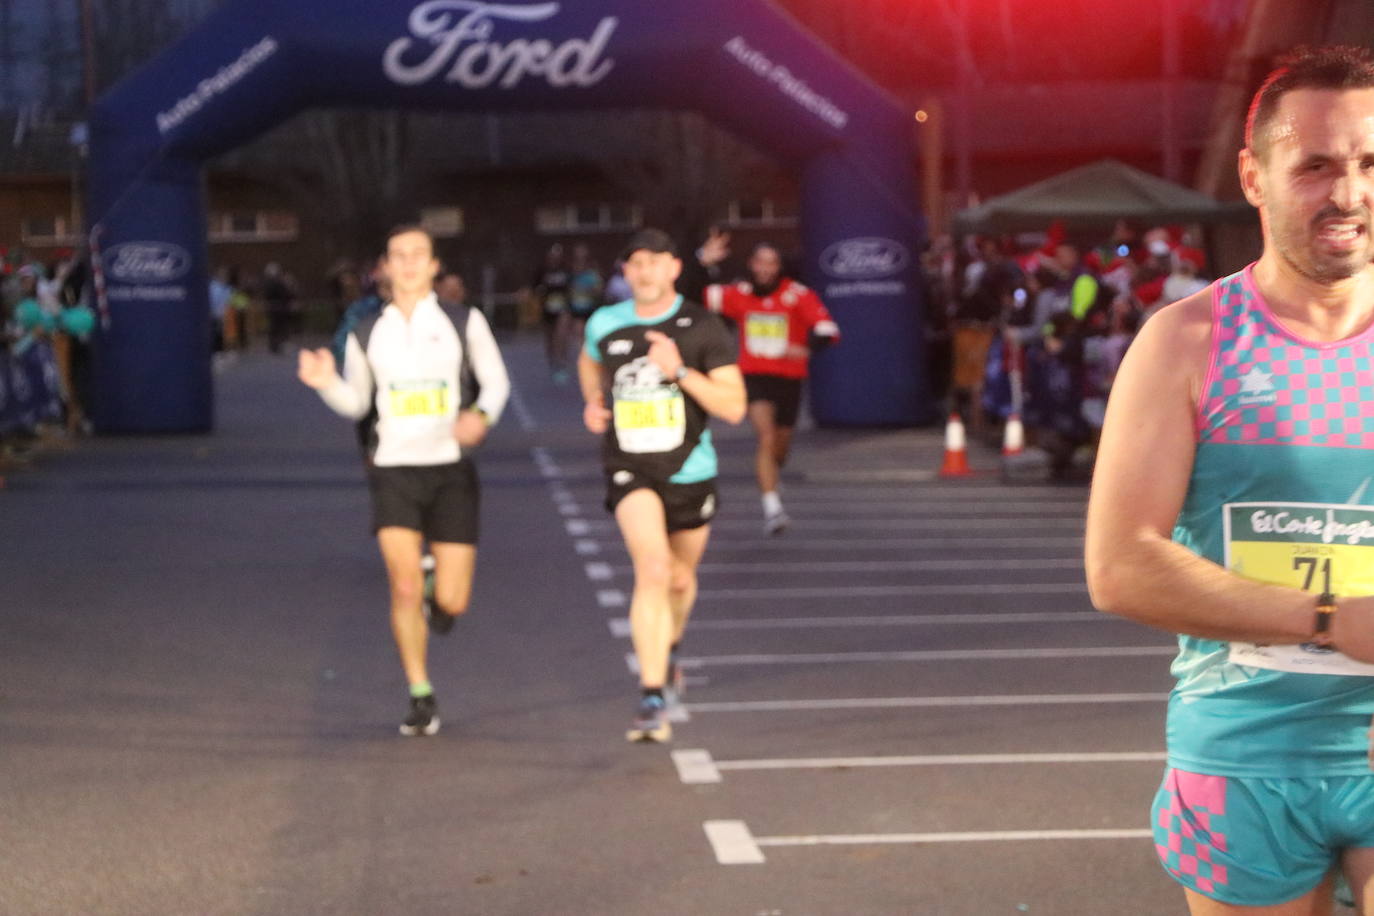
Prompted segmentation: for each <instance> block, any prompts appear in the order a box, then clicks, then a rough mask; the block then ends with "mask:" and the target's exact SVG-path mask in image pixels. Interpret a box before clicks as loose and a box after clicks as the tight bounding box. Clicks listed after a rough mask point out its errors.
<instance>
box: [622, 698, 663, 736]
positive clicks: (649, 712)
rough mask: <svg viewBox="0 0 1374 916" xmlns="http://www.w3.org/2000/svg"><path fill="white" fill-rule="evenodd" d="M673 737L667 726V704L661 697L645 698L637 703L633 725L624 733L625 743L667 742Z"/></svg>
mask: <svg viewBox="0 0 1374 916" xmlns="http://www.w3.org/2000/svg"><path fill="white" fill-rule="evenodd" d="M672 736H673V727H672V726H671V725H670V724H668V704H667V703H665V702H664V701H663V697H659V696H653V695H650V696H646V697H644V698H643V699H641V700H640V701H639V710H638V711H637V712H636V713H635V721H634V725H633V726H631V727H630V730H629V731H627V732H625V740H626V741H667V740H668V739H669V738H671V737H672Z"/></svg>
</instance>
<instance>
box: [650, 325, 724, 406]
mask: <svg viewBox="0 0 1374 916" xmlns="http://www.w3.org/2000/svg"><path fill="white" fill-rule="evenodd" d="M644 339H645V340H647V341H649V359H650V360H652V361H653V362H654V363H655V364H656V365H657V366H658V368H659V370H660V371H661V372H662V373H663V374H664V376H666V377H667V378H670V379H676V380H677V384H678V387H679V388H681V389H682V390H683V391H684V392H686V393H687V395H688V396H690V397H691V398H692V400H694V401H696V402H697V403H698V404H700V405H701V407H702V409H703V410H705V411H706V412H707V413H709V414H710V415H711V416H713V417H719V418H720V419H722V420H724V421H725V422H726V423H739V422H740V421H741V420H743V419H744V415H745V413H746V412H747V410H748V406H749V405H748V404H747V398H746V396H745V393H744V375H743V374H742V373H741V372H740V371H739V366H737V365H734V364H733V363H732V364H731V365H728V366H718V367H717V368H715V369H712V370H711V371H710V372H698V371H697V370H695V369H688V370H687V374H686V375H684V376H683V377H682V378H681V379H678V378H677V371H678V369H680V368H681V367H682V354H681V353H679V352H678V349H677V343H676V342H674V340H673V339H672V338H671V337H669V336H668V335H667V334H664V333H663V332H662V331H646V332H645V333H644Z"/></svg>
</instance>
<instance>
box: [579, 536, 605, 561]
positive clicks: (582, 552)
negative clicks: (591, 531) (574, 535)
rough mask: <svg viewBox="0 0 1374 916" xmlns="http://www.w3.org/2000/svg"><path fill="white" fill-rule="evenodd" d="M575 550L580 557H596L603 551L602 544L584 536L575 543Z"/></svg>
mask: <svg viewBox="0 0 1374 916" xmlns="http://www.w3.org/2000/svg"><path fill="white" fill-rule="evenodd" d="M573 550H576V551H577V555H578V556H580V557H594V556H596V555H597V554H599V553H601V545H600V544H598V543H597V542H596V541H589V540H587V539H585V538H583V539H581V540H579V541H576V542H575V543H574V544H573Z"/></svg>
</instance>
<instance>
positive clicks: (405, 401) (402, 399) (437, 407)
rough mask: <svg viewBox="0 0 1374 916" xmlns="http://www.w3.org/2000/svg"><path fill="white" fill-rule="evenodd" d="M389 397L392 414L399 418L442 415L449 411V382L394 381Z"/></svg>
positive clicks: (388, 404) (389, 387)
mask: <svg viewBox="0 0 1374 916" xmlns="http://www.w3.org/2000/svg"><path fill="white" fill-rule="evenodd" d="M387 398H388V400H387V406H388V407H389V408H390V413H391V416H393V417H397V418H410V417H442V416H445V415H447V414H448V412H449V389H448V382H442V381H411V382H392V383H391V385H390V386H388V391H387Z"/></svg>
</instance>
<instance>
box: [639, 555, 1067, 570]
mask: <svg viewBox="0 0 1374 916" xmlns="http://www.w3.org/2000/svg"><path fill="white" fill-rule="evenodd" d="M1082 568H1083V558H1082V557H1079V556H1074V557H1058V558H1047V559H987V560H831V561H826V560H817V561H814V562H810V563H806V562H802V563H702V564H701V565H700V566H698V567H697V571H698V572H703V573H717V574H719V573H772V572H779V573H809V572H815V573H850V572H852V573H865V572H942V571H943V572H956V571H962V570H971V571H974V572H982V571H989V572H991V571H994V570H1023V569H1080V570H1081V569H1082ZM615 571H616V572H617V573H619V574H621V575H627V574H632V573H633V572H634V567H632V566H617V567H615Z"/></svg>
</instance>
